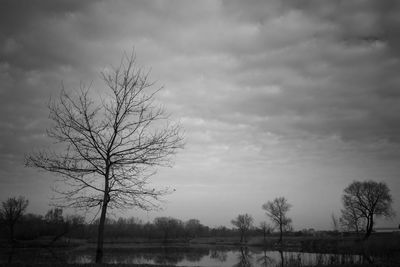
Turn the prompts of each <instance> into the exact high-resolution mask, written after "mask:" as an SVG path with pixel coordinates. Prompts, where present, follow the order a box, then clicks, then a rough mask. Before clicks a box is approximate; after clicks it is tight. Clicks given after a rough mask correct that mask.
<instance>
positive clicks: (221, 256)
mask: <svg viewBox="0 0 400 267" xmlns="http://www.w3.org/2000/svg"><path fill="white" fill-rule="evenodd" d="M210 258H211V259H216V260H218V261H220V262H225V261H226V259H227V258H228V254H227V253H226V251H223V250H220V249H212V250H211V253H210Z"/></svg>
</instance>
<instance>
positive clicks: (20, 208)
mask: <svg viewBox="0 0 400 267" xmlns="http://www.w3.org/2000/svg"><path fill="white" fill-rule="evenodd" d="M1 204H2V205H1V209H0V218H1V220H2V221H3V222H4V224H5V225H6V226H7V228H8V230H9V234H10V242H14V232H15V225H16V223H17V222H18V221H19V220H20V219H21V218H22V216H23V215H24V212H25V210H26V208H27V207H28V204H29V201H28V200H27V199H25V198H24V197H22V196H20V197H10V198H8V199H7V200H6V201H3V202H2V203H1Z"/></svg>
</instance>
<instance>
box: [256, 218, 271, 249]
mask: <svg viewBox="0 0 400 267" xmlns="http://www.w3.org/2000/svg"><path fill="white" fill-rule="evenodd" d="M259 229H260V231H261V232H262V234H263V240H264V244H265V241H266V236H267V234H270V233H271V232H272V231H273V227H272V226H271V225H270V224H268V223H267V222H265V221H263V222H260V226H259Z"/></svg>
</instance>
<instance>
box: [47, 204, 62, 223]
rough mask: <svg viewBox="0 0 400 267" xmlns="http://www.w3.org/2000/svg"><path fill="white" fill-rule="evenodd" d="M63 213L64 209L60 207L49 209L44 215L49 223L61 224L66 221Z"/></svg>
mask: <svg viewBox="0 0 400 267" xmlns="http://www.w3.org/2000/svg"><path fill="white" fill-rule="evenodd" d="M62 214H63V210H62V209H60V208H54V209H50V210H48V211H47V213H46V215H45V216H44V219H45V220H46V222H48V223H55V224H59V223H62V222H64V217H63V215H62Z"/></svg>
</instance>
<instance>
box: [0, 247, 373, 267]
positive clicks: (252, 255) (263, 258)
mask: <svg viewBox="0 0 400 267" xmlns="http://www.w3.org/2000/svg"><path fill="white" fill-rule="evenodd" d="M8 256H9V255H8ZM8 256H7V255H6V253H4V254H3V253H1V254H0V262H7V260H8ZM94 256H95V255H94V249H80V248H77V249H70V250H61V249H58V250H50V249H16V250H15V251H14V254H13V255H12V262H25V263H49V262H50V263H56V262H58V263H92V262H94ZM103 262H104V263H123V264H140V263H147V264H163V265H176V266H204V267H211V266H222V267H224V266H225V267H233V266H246V267H247V266H253V267H258V266H304V265H307V266H316V265H319V266H320V265H329V264H337V265H340V264H349V263H356V264H357V263H359V264H361V263H365V262H366V258H365V257H363V256H361V255H342V254H319V253H304V252H287V251H266V250H262V249H261V248H253V247H219V246H161V247H115V248H106V249H105V251H104V259H103Z"/></svg>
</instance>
